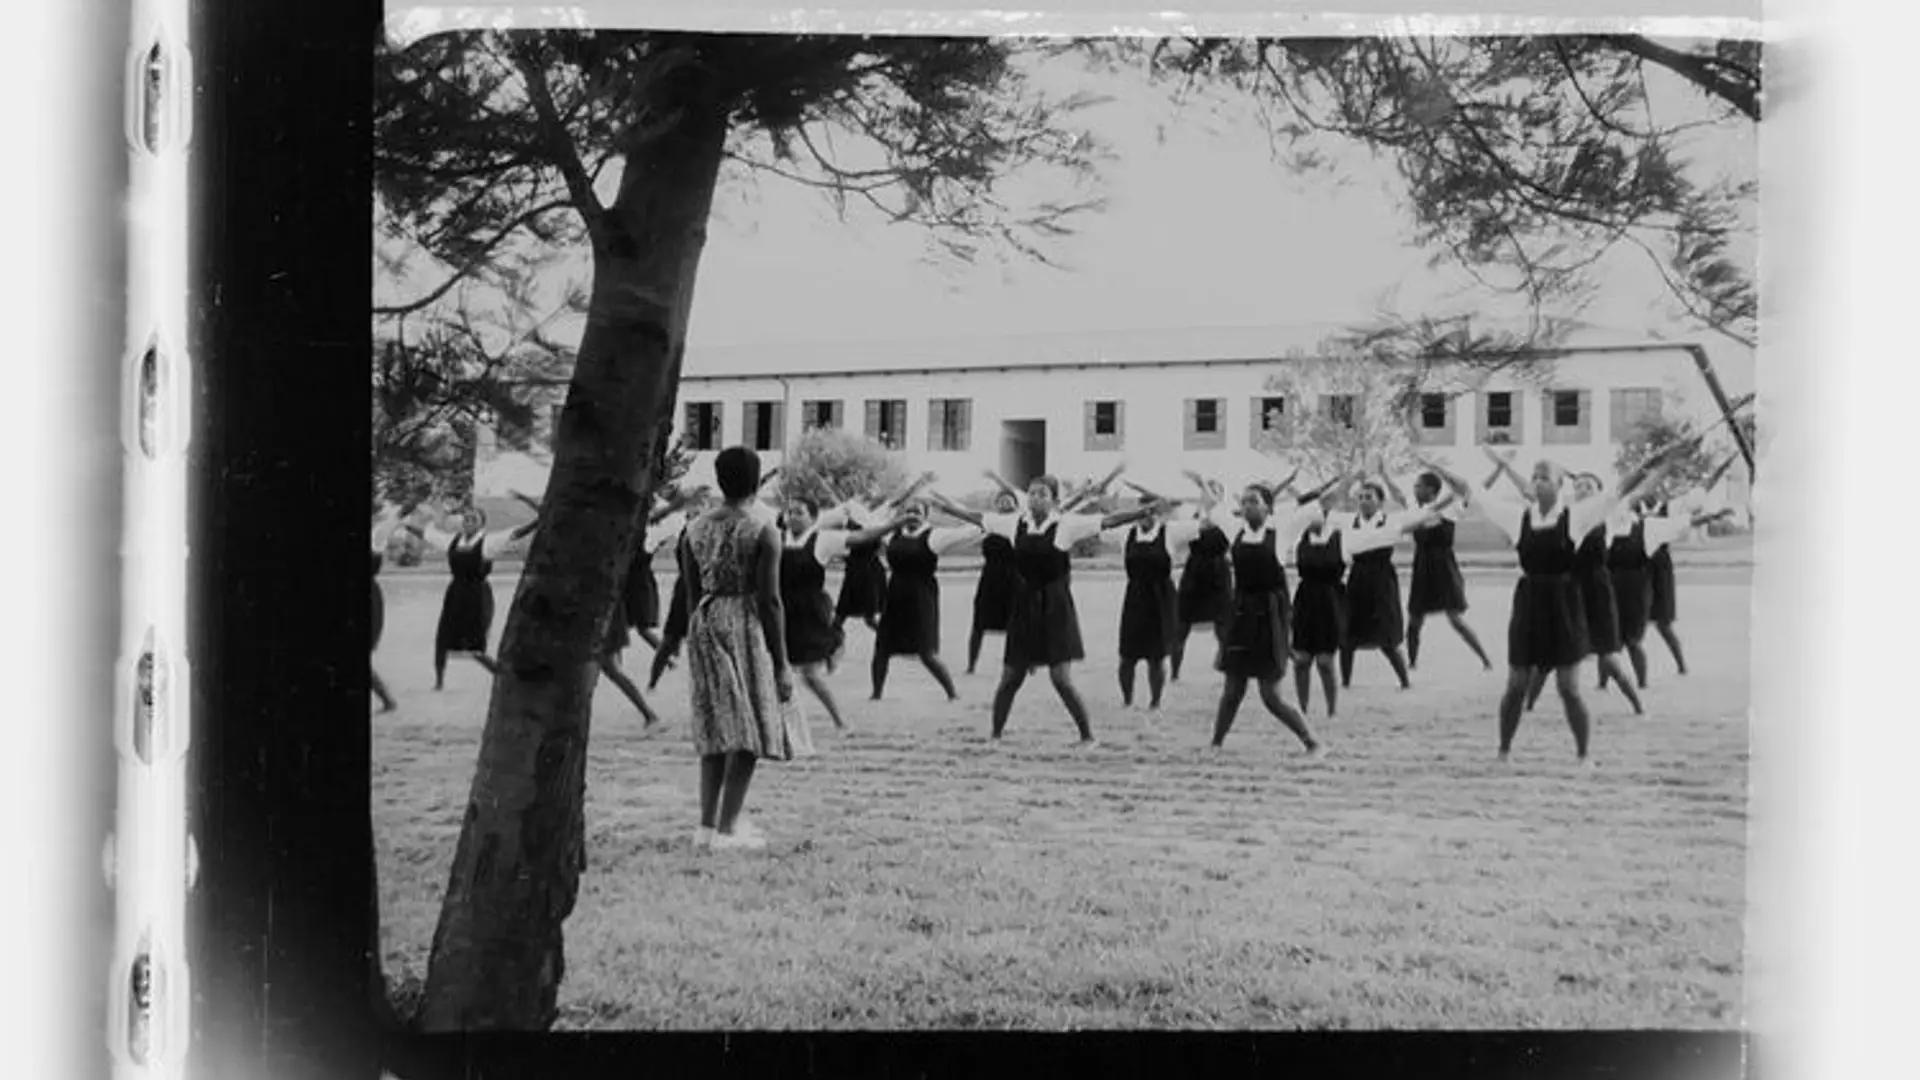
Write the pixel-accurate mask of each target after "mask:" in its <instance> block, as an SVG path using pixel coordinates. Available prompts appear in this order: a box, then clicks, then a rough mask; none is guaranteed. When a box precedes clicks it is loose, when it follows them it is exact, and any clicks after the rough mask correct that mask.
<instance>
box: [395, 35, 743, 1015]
mask: <svg viewBox="0 0 1920 1080" xmlns="http://www.w3.org/2000/svg"><path fill="white" fill-rule="evenodd" d="M648 104H649V105H650V106H653V107H656V108H659V109H660V110H661V112H663V113H676V114H677V119H675V120H674V122H673V123H672V124H671V125H670V126H667V127H665V128H664V129H654V131H653V132H652V137H650V138H649V140H648V141H647V143H646V144H645V145H644V146H641V147H638V148H635V149H632V150H630V151H629V153H628V154H627V161H626V172H625V175H624V177H623V179H622V182H621V191H620V194H619V197H618V199H617V200H616V201H615V203H614V205H613V206H612V207H610V208H609V209H608V210H607V211H606V213H605V214H604V216H601V217H599V218H598V220H597V221H596V222H595V227H594V228H593V230H592V232H593V236H594V245H593V247H594V275H593V290H592V296H591V304H590V308H589V311H588V315H587V328H586V332H585V335H584V337H583V338H582V341H581V345H580V351H579V356H578V360H577V361H576V365H575V368H574V372H573V378H572V384H571V386H570V388H569V390H568V394H567V400H566V404H565V406H564V407H563V409H562V411H561V417H560V425H559V430H558V432H557V434H556V438H555V448H554V464H553V474H552V476H551V478H550V479H549V481H548V486H547V496H546V509H545V513H546V523H545V525H544V527H543V528H542V529H541V530H540V533H539V534H538V536H537V537H536V538H535V540H534V542H533V546H532V550H531V551H530V552H529V553H528V557H527V562H526V569H525V570H524V571H523V573H522V575H521V578H520V584H519V588H518V589H517V590H516V591H515V593H514V599H513V604H512V607H511V609H510V610H509V612H508V615H507V622H506V628H505V630H504V632H503V635H502V639H501V647H500V661H501V673H500V676H499V677H498V679H497V680H496V681H495V683H494V688H493V697H492V702H491V704H490V705H489V707H488V710H487V721H486V728H485V730H484V732H483V733H482V736H481V743H480V759H479V763H478V766H477V768H476V770H475V773H474V779H473V787H472V792H471V794H470V795H469V797H468V801H467V809H466V816H465V819H464V821H463V823H462V825H461V830H460V841H459V847H458V849H457V850H456V852H455V855H454V863H453V871H452V873H451V875H450V876H449V880H448V882H447V892H446V898H445V900H444V902H443V904H442V907H441V911H440V922H439V925H438V927H437V928H436V929H435V931H434V936H433V951H432V954H431V957H430V959H429V962H428V967H427V987H426V1002H425V1006H424V1008H423V1010H422V1014H421V1022H420V1026H421V1028H423V1029H424V1030H427V1031H453V1030H465V1029H519V1030H527V1029H534V1030H542V1029H545V1028H548V1027H550V1026H552V1024H553V1022H554V1019H555V1017H556V1016H557V1009H556V1005H555V1001H556V998H557V994H558V989H559V986H560V981H561V979H562V977H563V975H564V973H565V971H566V962H565V956H564V952H563V947H562V935H561V930H562V926H563V924H564V923H565V920H566V918H567V916H568V915H569V914H570V913H571V912H572V911H573V906H574V901H575V898H576V897H577V896H578V892H579V884H580V874H581V871H582V870H583V869H584V868H585V865H586V835H585V834H586V822H585V816H584V812H583V802H584V798H585V794H586V753H587V732H588V719H589V714H590V707H591V703H592V697H593V691H594V687H595V685H596V683H597V681H598V670H597V668H596V666H595V663H594V661H595V658H596V655H597V653H598V651H599V643H600V641H601V639H602V635H603V633H604V632H605V629H606V626H607V620H608V619H609V618H610V617H611V616H612V615H613V609H614V600H615V595H616V589H617V587H618V583H619V581H620V578H621V575H622V574H623V573H624V571H625V569H626V566H627V559H628V556H629V554H630V552H631V549H632V545H633V543H634V542H635V541H636V539H637V535H638V528H637V524H638V521H639V519H640V518H641V517H642V516H643V515H644V513H645V510H646V506H647V499H648V498H649V496H650V493H651V491H652V489H653V484H654V480H655V474H656V471H657V468H658V466H659V464H660V460H659V458H660V443H659V440H658V438H657V435H658V432H659V429H660V427H661V426H662V424H663V423H666V422H668V421H669V420H670V416H671V413H670V410H671V408H672V405H673V401H674V396H675V393H676V391H677V388H678V381H679V373H680V372H679V369H680V357H681V355H682V352H683V349H684V346H685V341H686V332H687V320H688V316H689V313H690V311H691V308H692V301H693V283H694V275H695V270H696V268H697V267H698V265H699V260H700V253H701V249H702V248H703V247H704V245H705V243H706V228H707V218H708V215H709V213H710V212H711V209H712V204H713V193H714V186H715V183H716V181H717V179H718V176H719V170H720V161H721V151H722V149H723V147H724V144H725V139H726V134H727V123H728V119H727V112H726V110H725V109H724V108H723V107H721V105H720V104H719V101H718V94H717V93H716V91H715V89H714V88H713V86H712V83H711V76H709V75H706V74H703V73H700V72H698V71H697V70H696V71H694V72H692V73H690V74H689V75H688V76H687V77H685V78H681V79H678V80H675V81H673V82H672V83H671V84H669V85H666V86H663V87H662V88H661V92H660V94H659V95H657V96H656V97H654V98H652V99H651V100H649V102H648ZM672 809H688V808H668V812H671V810H672ZM688 822H689V824H691V822H692V817H691V815H690V814H689V816H688Z"/></svg>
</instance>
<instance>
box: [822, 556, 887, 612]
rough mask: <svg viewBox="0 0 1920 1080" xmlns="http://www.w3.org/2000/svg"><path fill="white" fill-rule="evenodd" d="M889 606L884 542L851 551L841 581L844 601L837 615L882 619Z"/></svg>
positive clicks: (839, 606) (835, 608)
mask: <svg viewBox="0 0 1920 1080" xmlns="http://www.w3.org/2000/svg"><path fill="white" fill-rule="evenodd" d="M886 606H887V568H886V567H885V566H883V565H881V562H880V541H878V540H876V541H874V542H873V543H871V544H859V545H856V546H854V547H849V548H848V549H847V568H846V571H845V573H844V574H843V575H842V576H841V578H840V601H839V603H837V604H835V605H834V609H833V613H834V615H835V616H836V617H838V618H841V619H864V618H866V617H867V616H869V615H879V614H881V613H882V612H884V611H885V610H886Z"/></svg>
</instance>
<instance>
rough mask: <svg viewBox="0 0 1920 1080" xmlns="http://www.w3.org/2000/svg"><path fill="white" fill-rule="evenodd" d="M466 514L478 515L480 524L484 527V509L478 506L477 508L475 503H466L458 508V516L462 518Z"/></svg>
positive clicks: (485, 514) (485, 520) (485, 516)
mask: <svg viewBox="0 0 1920 1080" xmlns="http://www.w3.org/2000/svg"><path fill="white" fill-rule="evenodd" d="M468 514H475V515H478V516H479V518H480V524H481V526H483V527H484V526H485V525H486V523H487V512H486V511H485V510H482V509H480V508H479V507H478V506H475V505H474V504H472V503H468V504H467V505H465V506H463V507H461V508H460V516H461V517H463V518H464V517H466V516H467V515H468Z"/></svg>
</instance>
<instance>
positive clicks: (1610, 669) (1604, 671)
mask: <svg viewBox="0 0 1920 1080" xmlns="http://www.w3.org/2000/svg"><path fill="white" fill-rule="evenodd" d="M1599 668H1600V677H1601V678H1602V679H1606V678H1609V677H1611V678H1612V679H1613V681H1614V682H1615V683H1618V684H1619V686H1620V693H1621V694H1623V695H1625V697H1626V699H1627V704H1629V705H1631V706H1633V714H1634V715H1635V716H1641V715H1644V714H1645V713H1646V711H1647V710H1645V709H1644V708H1641V706H1640V695H1639V694H1637V693H1635V692H1634V690H1633V683H1631V682H1629V681H1627V671H1626V669H1625V668H1623V667H1621V666H1620V654H1619V653H1608V654H1607V655H1605V656H1602V657H1600V658H1599Z"/></svg>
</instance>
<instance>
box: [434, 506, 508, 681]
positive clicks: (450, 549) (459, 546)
mask: <svg viewBox="0 0 1920 1080" xmlns="http://www.w3.org/2000/svg"><path fill="white" fill-rule="evenodd" d="M463 540H466V538H464V537H455V538H454V539H453V541H452V542H451V543H449V544H448V545H447V568H448V569H449V570H451V571H452V572H453V580H452V581H449V582H447V591H446V594H445V595H444V596H443V597H442V598H441V600H440V625H439V626H438V628H436V629H435V631H434V635H433V647H434V648H435V649H437V650H439V651H442V652H450V653H452V652H478V653H483V652H486V651H487V634H488V633H489V632H490V631H491V630H492V629H493V585H492V584H491V583H489V582H488V581H487V575H488V573H490V572H491V571H492V570H493V561H492V560H490V559H488V558H487V555H486V552H485V550H484V548H485V547H486V535H485V534H484V533H482V534H479V535H476V536H474V537H473V538H472V539H471V540H467V541H466V542H465V543H463V542H462V541H463Z"/></svg>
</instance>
